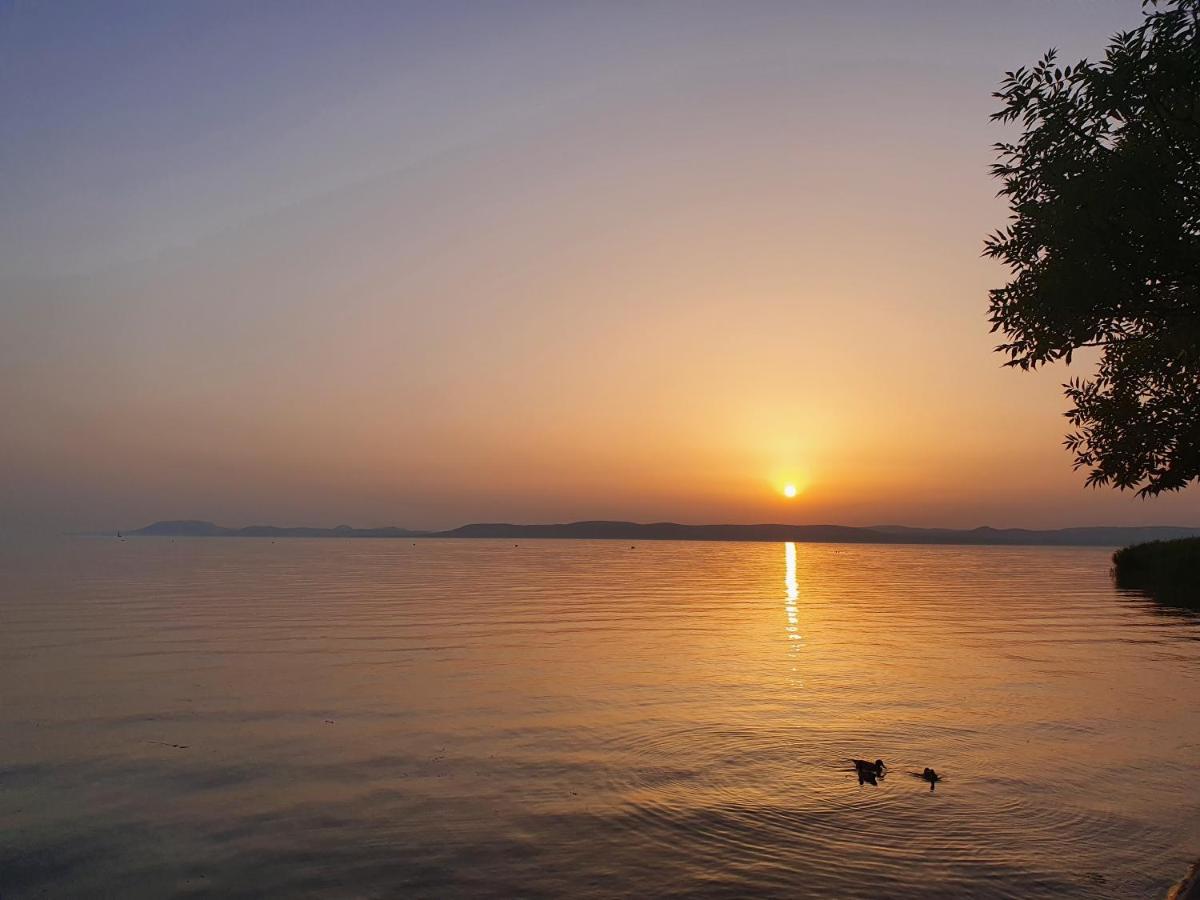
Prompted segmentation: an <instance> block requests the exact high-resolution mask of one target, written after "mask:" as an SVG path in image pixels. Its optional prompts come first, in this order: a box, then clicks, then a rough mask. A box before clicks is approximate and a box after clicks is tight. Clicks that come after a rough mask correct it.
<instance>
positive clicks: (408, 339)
mask: <svg viewBox="0 0 1200 900" xmlns="http://www.w3.org/2000/svg"><path fill="white" fill-rule="evenodd" d="M1139 18H1140V4H1139V3H1138V2H1137V0H1122V2H1116V0H1112V2H1108V0H1087V2H1083V0H1080V2H1069V0H1063V2H1059V3H1050V2H1046V0H1025V2H1012V3H992V2H983V0H979V2H962V0H946V2H933V0H930V2H900V0H886V2H884V0H880V2H837V3H829V2H822V3H805V2H790V3H762V2H745V3H743V2H738V3H729V2H724V3H706V2H698V0H697V2H674V3H646V4H635V3H623V2H613V3H599V2H595V3H582V2H581V3H557V2H554V3H470V4H458V3H453V2H445V0H439V2H434V3H428V4H401V3H392V2H380V3H369V2H338V3H332V2H327V3H298V2H287V3H283V2H280V3H242V2H231V3H217V2H204V3H192V4H188V3H160V2H154V0H148V2H145V3H140V4H135V3H120V2H107V3H103V4H100V3H91V2H87V3H78V4H71V3H64V2H55V3H39V2H16V3H13V2H6V3H0V403H2V404H3V409H4V426H3V428H0V517H3V519H4V522H5V523H6V524H7V525H8V526H9V527H13V526H16V525H20V526H21V527H31V526H37V527H44V528H50V529H93V528H95V529H101V528H112V527H132V526H137V525H140V524H143V523H145V522H147V521H150V520H154V519H164V518H205V519H212V520H215V521H219V522H222V523H225V524H233V525H237V524H247V523H250V522H273V523H277V524H326V525H331V524H336V523H338V522H343V521H344V522H349V523H352V524H357V525H378V524H397V525H407V526H411V527H440V526H449V525H455V524H460V523H462V522H466V521H478V520H507V521H547V520H556V521H558V520H570V519H580V518H629V519H637V520H661V519H673V520H679V521H692V522H700V521H722V522H752V521H785V522H798V523H807V522H840V523H847V524H860V525H865V524H872V523H882V522H904V523H909V524H915V525H935V524H936V525H947V526H974V525H979V524H985V523H986V524H992V525H997V526H1011V525H1027V526H1034V527H1037V526H1046V527H1050V526H1061V525H1068V524H1100V523H1106V524H1135V523H1176V524H1200V493H1198V492H1197V490H1196V489H1192V491H1190V492H1184V493H1183V494H1180V495H1173V496H1169V497H1164V498H1159V499H1156V500H1151V501H1142V500H1138V499H1136V498H1134V497H1132V496H1130V495H1128V494H1125V495H1122V494H1119V493H1117V492H1114V491H1094V490H1087V489H1085V488H1084V486H1083V475H1082V474H1081V473H1076V472H1073V471H1072V468H1071V457H1070V456H1069V455H1068V454H1067V453H1066V451H1064V450H1063V449H1062V447H1061V439H1062V435H1063V432H1064V431H1065V429H1066V421H1065V420H1064V419H1063V418H1062V415H1061V414H1062V412H1063V410H1064V409H1065V401H1064V399H1063V398H1062V396H1061V392H1060V383H1061V382H1062V381H1063V380H1065V378H1066V377H1067V376H1068V374H1073V373H1069V372H1068V371H1067V370H1065V369H1063V368H1061V367H1060V368H1058V369H1051V370H1046V371H1044V372H1041V373H1037V374H1026V373H1020V372H1016V371H1012V370H1008V369H1003V368H1002V367H1001V362H1002V359H1001V357H999V356H998V355H996V354H994V353H992V352H991V348H992V346H993V345H994V344H995V343H996V338H995V337H994V336H992V335H989V334H988V333H987V324H986V320H985V310H986V305H987V296H986V292H987V289H988V287H991V286H995V285H998V284H999V283H1001V282H1002V281H1003V278H1004V272H1003V270H1002V269H1000V268H999V267H998V266H997V265H996V264H995V263H993V262H990V261H987V260H984V259H982V258H981V257H980V250H981V245H982V239H983V237H984V235H985V234H986V233H987V232H988V231H990V230H991V229H992V228H994V227H996V226H997V225H998V224H1000V223H1001V222H1002V221H1003V217H1004V215H1005V211H1004V208H1003V205H1002V204H1001V202H1000V201H998V200H996V199H995V197H994V193H995V190H996V184H995V183H993V182H992V181H991V180H990V178H989V177H988V174H987V167H988V164H989V163H990V161H991V150H990V145H991V144H992V143H993V142H994V141H996V140H998V139H1000V138H1001V137H1003V134H1002V132H1001V131H1000V130H999V129H998V128H997V127H996V126H994V125H991V124H990V123H989V122H988V114H989V112H990V111H991V110H992V109H993V107H994V101H993V100H992V98H991V96H990V94H991V91H992V90H994V89H995V86H996V84H997V82H998V81H999V79H1000V78H1001V77H1002V74H1003V71H1004V70H1005V69H1010V68H1014V67H1016V66H1018V65H1020V64H1023V63H1028V62H1031V61H1032V60H1034V59H1035V58H1036V57H1037V56H1038V55H1039V54H1040V53H1041V52H1042V51H1043V50H1045V49H1046V48H1047V46H1049V45H1052V44H1053V45H1056V46H1058V47H1060V48H1061V49H1062V51H1063V54H1064V58H1067V59H1074V58H1077V57H1079V56H1081V55H1085V54H1086V55H1091V56H1096V55H1099V51H1100V50H1101V48H1102V47H1103V44H1104V42H1105V40H1106V38H1107V37H1108V35H1109V34H1110V33H1111V32H1113V31H1114V30H1116V29H1118V28H1120V27H1125V26H1129V25H1132V24H1135V23H1136V22H1137V21H1138V20H1139ZM1073 368H1074V369H1079V368H1080V366H1079V365H1078V363H1077V365H1076V366H1075V367H1073ZM788 481H794V482H796V483H798V484H800V485H801V486H802V487H803V488H804V490H803V491H802V492H801V494H800V496H799V497H797V498H796V499H795V500H791V501H788V500H785V499H784V498H783V497H782V496H781V495H780V492H779V489H780V488H781V487H782V485H783V484H784V483H786V482H788Z"/></svg>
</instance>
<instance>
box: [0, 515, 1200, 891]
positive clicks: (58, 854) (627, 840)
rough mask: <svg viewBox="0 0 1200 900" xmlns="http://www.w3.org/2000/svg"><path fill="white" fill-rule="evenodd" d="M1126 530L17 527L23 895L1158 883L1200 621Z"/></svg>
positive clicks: (14, 803)
mask: <svg viewBox="0 0 1200 900" xmlns="http://www.w3.org/2000/svg"><path fill="white" fill-rule="evenodd" d="M1110 552H1111V550H1110V549H1099V548H1044V547H1037V548H1034V547H1020V548H1008V547H946V546H937V547H920V546H878V545H870V546H867V545H824V544H785V543H721V542H709V543H682V542H648V543H645V544H637V545H636V547H631V546H630V545H629V544H627V543H621V542H616V541H594V542H593V541H554V540H547V541H529V542H520V543H519V546H514V542H512V541H490V540H475V541H462V540H458V541H456V540H441V539H428V540H424V541H418V542H416V544H415V545H414V544H413V543H412V542H409V541H403V540H373V539H363V540H356V541H338V540H308V539H292V540H288V541H280V542H278V543H272V542H271V541H269V540H262V539H258V540H255V539H234V538H230V539H221V540H198V539H190V540H188V539H179V540H170V539H166V538H154V539H152V538H143V539H136V540H127V541H124V542H122V541H118V540H115V539H111V538H64V539H60V540H56V541H51V542H45V543H41V544H37V545H33V544H26V545H12V544H10V545H8V546H6V547H5V548H4V549H3V550H2V551H0V554H3V556H2V557H0V620H2V622H3V627H2V628H0V684H2V685H3V686H4V688H3V698H2V703H0V746H3V748H4V755H3V757H2V759H0V821H2V822H3V823H4V828H3V830H2V831H0V894H3V896H4V897H5V898H9V897H14V898H22V897H37V896H52V897H95V896H101V895H104V896H121V897H161V896H167V895H180V896H196V897H228V896H247V897H249V896H263V895H274V896H322V897H363V896H407V897H448V896H453V895H456V894H471V895H474V896H494V897H509V896H517V895H519V896H525V897H550V896H574V897H612V896H629V895H637V894H642V895H645V894H657V895H688V896H710V897H735V896H738V897H740V896H748V895H752V894H753V895H762V896H780V897H794V896H804V895H813V896H837V897H863V898H867V897H872V898H874V897H880V896H888V897H959V896H962V895H963V894H964V893H966V892H971V893H973V894H974V895H975V896H980V897H997V898H1000V897H1011V898H1018V897H1037V896H1045V897H1051V896H1053V897H1080V898H1083V897H1087V898H1128V897H1142V896H1158V895H1160V894H1161V893H1162V892H1164V891H1165V890H1166V888H1167V886H1168V885H1169V884H1170V883H1171V882H1172V881H1173V880H1174V879H1175V878H1177V877H1178V876H1179V875H1180V874H1181V873H1182V870H1183V869H1184V868H1185V866H1186V864H1187V862H1189V861H1190V855H1189V851H1194V847H1195V844H1196V841H1197V839H1198V838H1200V804H1198V803H1197V802H1196V799H1195V792H1194V790H1193V786H1194V777H1195V770H1194V761H1195V759H1196V754H1197V751H1198V750H1200V621H1198V620H1197V618H1196V617H1195V616H1194V615H1192V614H1188V613H1185V612H1181V611H1178V610H1172V609H1170V608H1168V607H1163V606H1159V605H1156V604H1154V603H1152V602H1150V601H1148V600H1146V599H1144V598H1141V597H1138V596H1133V595H1126V594H1122V593H1119V592H1118V591H1116V590H1115V589H1114V588H1113V587H1112V585H1111V582H1110V580H1109V578H1108V575H1107V568H1108V556H1109V553H1110ZM876 756H880V757H882V758H883V759H884V760H885V761H886V762H887V763H888V765H889V768H890V772H889V774H888V775H887V776H886V777H885V778H884V779H882V780H881V781H880V782H879V784H878V785H877V786H874V787H873V786H871V785H860V784H859V783H858V781H857V779H856V778H855V776H854V773H853V771H852V770H851V769H850V768H849V761H848V760H849V758H850V757H866V758H869V759H874V758H875V757H876ZM924 766H933V767H935V768H936V769H937V770H938V771H939V772H940V773H942V775H943V776H944V781H943V782H942V783H940V784H939V785H938V786H937V789H936V790H935V791H932V792H931V791H930V790H929V786H928V785H927V784H925V783H924V782H922V781H920V780H918V779H916V778H912V777H910V776H909V775H908V774H907V773H908V772H909V771H910V770H916V771H920V770H921V769H922V768H923V767H924Z"/></svg>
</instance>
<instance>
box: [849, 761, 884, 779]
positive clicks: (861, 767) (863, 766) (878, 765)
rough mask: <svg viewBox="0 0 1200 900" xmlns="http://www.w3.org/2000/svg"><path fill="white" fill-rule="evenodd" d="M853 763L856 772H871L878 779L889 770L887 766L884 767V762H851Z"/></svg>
mask: <svg viewBox="0 0 1200 900" xmlns="http://www.w3.org/2000/svg"><path fill="white" fill-rule="evenodd" d="M851 762H852V763H854V770H856V772H869V773H871V774H872V775H875V776H876V778H880V776H881V775H882V774H883V769H886V768H887V766H884V764H883V760H876V761H875V762H868V761H866V760H851Z"/></svg>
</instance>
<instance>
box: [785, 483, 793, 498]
mask: <svg viewBox="0 0 1200 900" xmlns="http://www.w3.org/2000/svg"><path fill="white" fill-rule="evenodd" d="M783 496H785V497H788V498H791V497H795V496H796V486H795V485H794V484H785V485H784V486H783Z"/></svg>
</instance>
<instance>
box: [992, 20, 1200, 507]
mask: <svg viewBox="0 0 1200 900" xmlns="http://www.w3.org/2000/svg"><path fill="white" fill-rule="evenodd" d="M1143 8H1144V12H1145V17H1144V21H1143V23H1142V25H1141V26H1140V27H1139V28H1137V29H1135V30H1133V31H1129V32H1124V33H1121V34H1117V35H1115V36H1114V37H1113V38H1112V42H1111V44H1110V46H1109V47H1108V49H1107V51H1106V53H1105V56H1104V59H1102V60H1100V61H1097V62H1092V61H1090V60H1086V59H1085V60H1082V61H1080V62H1078V63H1076V64H1075V65H1068V66H1062V67H1060V66H1059V65H1058V64H1057V62H1056V56H1055V51H1054V50H1051V51H1050V52H1048V53H1047V54H1046V55H1045V56H1044V57H1043V58H1042V60H1041V61H1040V62H1038V63H1037V64H1036V65H1035V66H1033V67H1032V68H1024V67H1023V68H1020V69H1017V70H1016V71H1015V72H1008V73H1005V75H1006V77H1005V79H1004V82H1003V85H1002V88H1001V90H1000V91H998V92H997V93H996V94H995V96H996V97H997V98H999V100H1000V102H1001V107H1002V108H1001V109H1000V111H999V112H997V113H995V114H994V115H993V116H992V118H993V119H994V120H997V121H1000V122H1005V123H1016V124H1018V125H1019V126H1020V127H1021V130H1022V132H1021V135H1020V137H1019V139H1017V140H1016V142H1015V143H1000V144H997V145H996V151H997V160H998V161H997V162H996V164H995V165H994V166H993V167H992V172H993V175H994V176H995V177H997V178H999V179H1000V180H1002V181H1003V184H1004V186H1003V187H1002V188H1001V190H1000V194H1001V196H1004V197H1007V198H1008V200H1009V203H1010V206H1011V209H1012V216H1011V221H1010V223H1009V224H1008V226H1007V227H1005V228H1003V229H1002V230H1000V231H997V232H996V233H995V234H993V235H991V236H990V237H989V238H988V239H987V242H986V250H985V253H986V254H987V255H988V256H991V257H994V258H996V259H999V260H1001V261H1003V262H1004V263H1006V264H1007V265H1008V267H1009V269H1010V271H1011V280H1010V281H1009V282H1008V284H1006V285H1005V286H1004V287H1002V288H997V289H995V290H993V291H991V292H990V296H991V303H990V309H989V317H990V320H991V323H992V331H994V332H1000V333H1001V334H1003V335H1004V336H1005V338H1006V339H1007V342H1006V343H1003V344H1001V345H1000V346H999V347H998V348H997V349H998V350H999V351H1001V352H1004V353H1006V354H1007V355H1008V356H1009V361H1008V363H1007V364H1008V365H1012V366H1018V367H1020V368H1022V369H1031V368H1036V367H1038V366H1040V365H1043V364H1045V363H1051V362H1055V361H1057V360H1064V361H1065V362H1066V363H1068V364H1070V362H1071V356H1072V353H1074V352H1076V351H1078V350H1079V349H1080V348H1085V347H1090V348H1099V353H1100V360H1099V364H1098V367H1097V369H1096V371H1095V374H1094V375H1093V376H1092V377H1090V378H1075V379H1072V380H1071V381H1069V382H1068V383H1067V384H1066V385H1064V388H1065V390H1066V395H1067V397H1068V399H1069V400H1070V401H1071V403H1072V408H1071V410H1070V411H1069V412H1068V413H1067V414H1066V415H1067V418H1068V419H1069V420H1070V422H1071V426H1072V431H1071V432H1070V433H1069V434H1068V435H1067V438H1066V441H1065V443H1066V446H1067V448H1068V449H1070V450H1071V451H1072V452H1073V453H1074V454H1075V466H1076V468H1085V469H1088V470H1090V471H1089V474H1088V477H1087V481H1088V484H1089V485H1093V486H1096V485H1109V484H1111V485H1115V486H1117V487H1119V488H1121V489H1135V490H1137V491H1138V492H1139V493H1141V494H1143V495H1146V494H1157V493H1159V492H1161V491H1165V490H1178V489H1179V488H1182V487H1184V486H1185V485H1187V484H1188V483H1189V482H1191V481H1193V480H1195V479H1198V478H1200V0H1168V2H1152V0H1151V2H1147V3H1144V4H1143Z"/></svg>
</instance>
